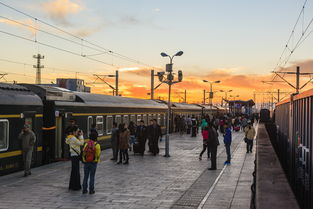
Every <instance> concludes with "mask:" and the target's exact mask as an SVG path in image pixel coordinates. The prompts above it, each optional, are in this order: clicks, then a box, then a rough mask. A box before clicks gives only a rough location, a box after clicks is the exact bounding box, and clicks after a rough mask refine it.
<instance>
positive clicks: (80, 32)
mask: <svg viewBox="0 0 313 209" xmlns="http://www.w3.org/2000/svg"><path fill="white" fill-rule="evenodd" d="M101 29H102V27H94V28H80V29H76V30H74V31H73V32H72V33H74V34H75V35H77V36H79V37H82V38H86V37H88V36H91V35H92V34H95V33H97V32H99V31H100V30H101Z"/></svg>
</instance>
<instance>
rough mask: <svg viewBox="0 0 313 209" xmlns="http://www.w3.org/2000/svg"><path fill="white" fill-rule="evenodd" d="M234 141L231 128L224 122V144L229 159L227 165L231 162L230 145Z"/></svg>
mask: <svg viewBox="0 0 313 209" xmlns="http://www.w3.org/2000/svg"><path fill="white" fill-rule="evenodd" d="M231 142H232V134H231V128H230V127H229V125H228V124H227V123H225V124H224V144H225V149H226V154H227V160H226V161H225V163H224V164H225V165H228V164H230V160H231V154H230V145H231Z"/></svg>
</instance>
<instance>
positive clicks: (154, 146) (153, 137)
mask: <svg viewBox="0 0 313 209" xmlns="http://www.w3.org/2000/svg"><path fill="white" fill-rule="evenodd" d="M147 132H148V138H149V143H150V141H151V144H150V146H151V148H150V151H151V152H152V154H153V155H154V156H155V155H156V154H158V153H159V152H160V150H159V138H160V137H162V131H161V127H160V126H159V124H158V123H157V120H156V119H153V120H152V125H150V126H149V127H148V130H147Z"/></svg>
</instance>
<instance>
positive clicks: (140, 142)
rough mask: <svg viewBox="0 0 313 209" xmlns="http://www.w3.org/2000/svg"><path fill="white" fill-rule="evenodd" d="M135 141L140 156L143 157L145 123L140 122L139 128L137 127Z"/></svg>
mask: <svg viewBox="0 0 313 209" xmlns="http://www.w3.org/2000/svg"><path fill="white" fill-rule="evenodd" d="M136 139H137V141H138V147H139V151H140V154H141V155H142V156H143V155H144V153H145V148H146V140H147V127H146V126H145V122H144V121H143V120H141V121H140V122H139V126H137V130H136Z"/></svg>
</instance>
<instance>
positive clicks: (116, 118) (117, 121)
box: [115, 115, 122, 125]
mask: <svg viewBox="0 0 313 209" xmlns="http://www.w3.org/2000/svg"><path fill="white" fill-rule="evenodd" d="M115 122H116V123H117V125H120V124H121V123H122V118H121V116H120V115H116V116H115Z"/></svg>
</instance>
